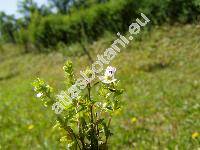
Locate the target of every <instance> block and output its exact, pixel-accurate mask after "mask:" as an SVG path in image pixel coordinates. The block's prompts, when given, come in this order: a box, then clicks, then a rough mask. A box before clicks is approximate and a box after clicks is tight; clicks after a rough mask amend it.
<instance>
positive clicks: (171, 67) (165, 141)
mask: <svg viewBox="0 0 200 150" xmlns="http://www.w3.org/2000/svg"><path fill="white" fill-rule="evenodd" d="M143 33H144V34H143V36H141V37H139V38H138V40H136V41H133V42H132V43H131V44H130V45H129V46H128V47H127V48H126V49H123V50H122V52H121V53H120V54H118V56H117V57H116V58H115V60H114V61H113V62H112V64H111V65H113V66H115V67H116V68H117V76H116V77H117V78H118V79H119V80H120V81H121V86H122V87H123V88H124V89H125V93H124V95H123V97H122V102H123V107H122V109H121V110H120V111H118V113H117V114H116V116H115V117H114V119H113V120H112V127H113V132H114V135H113V137H112V138H111V139H110V141H109V144H110V149H113V150H115V149H123V150H126V149H127V150H129V149H133V148H135V149H138V150H141V149H146V150H149V149H152V150H154V149H155V150H156V149H158V150H159V149H169V150H174V149H180V150H193V149H194V150H197V149H199V148H200V137H197V138H196V139H193V138H192V134H193V133H194V132H200V36H199V35H200V27H199V26H195V25H184V26H180V25H179V26H174V27H172V26H163V27H155V28H154V29H153V30H152V31H151V32H150V33H146V32H143ZM113 39H115V37H114V36H108V37H105V38H102V39H100V40H99V41H98V42H96V43H94V44H92V45H90V46H89V49H90V50H91V52H92V55H93V56H94V57H96V54H97V53H99V54H101V52H103V51H104V50H105V48H107V47H108V46H109V44H111V42H112V40H113ZM67 59H69V58H68V57H67V56H66V55H62V54H61V53H56V52H54V53H50V54H31V53H29V54H21V53H20V48H18V47H15V46H12V45H11V46H10V45H7V46H4V51H3V52H1V54H0V149H3V150H4V149H58V148H59V147H60V146H59V138H60V136H61V135H62V134H63V133H61V131H60V130H59V129H56V128H52V127H53V126H54V124H55V117H54V112H53V111H51V110H50V109H48V108H45V107H44V106H43V105H42V103H41V102H40V101H39V100H38V99H36V98H35V95H34V92H33V88H32V86H31V82H32V81H33V80H34V79H35V78H36V77H41V78H43V79H45V80H46V81H48V83H49V84H50V85H51V86H53V87H56V88H59V89H60V90H62V88H63V87H64V83H63V81H64V77H63V71H62V66H63V64H64V62H65V60H67ZM70 59H72V61H73V63H74V66H75V70H76V73H77V76H79V74H78V72H79V71H80V70H83V69H84V68H86V67H87V66H88V64H89V63H88V61H87V57H86V56H81V57H74V56H73V57H71V58H70ZM132 118H136V121H135V122H132V121H131V119H132Z"/></svg>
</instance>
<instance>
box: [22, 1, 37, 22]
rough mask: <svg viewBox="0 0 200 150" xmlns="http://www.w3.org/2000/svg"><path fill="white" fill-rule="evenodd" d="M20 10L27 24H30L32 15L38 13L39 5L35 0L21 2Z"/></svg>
mask: <svg viewBox="0 0 200 150" xmlns="http://www.w3.org/2000/svg"><path fill="white" fill-rule="evenodd" d="M18 10H19V12H20V13H21V14H22V15H23V17H24V20H25V22H26V24H28V23H29V22H30V18H31V14H33V13H34V12H35V11H38V10H39V8H38V6H37V3H35V2H34V1H33V0H21V1H19V3H18Z"/></svg>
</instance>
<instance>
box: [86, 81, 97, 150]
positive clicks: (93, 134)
mask: <svg viewBox="0 0 200 150" xmlns="http://www.w3.org/2000/svg"><path fill="white" fill-rule="evenodd" d="M88 99H89V101H90V120H91V122H90V124H91V126H90V127H91V149H92V150H98V140H97V139H96V132H95V127H94V115H93V104H92V101H91V86H90V84H88Z"/></svg>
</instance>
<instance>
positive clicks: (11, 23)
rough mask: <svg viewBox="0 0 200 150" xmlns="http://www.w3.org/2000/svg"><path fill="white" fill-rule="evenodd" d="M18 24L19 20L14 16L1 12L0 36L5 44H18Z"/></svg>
mask: <svg viewBox="0 0 200 150" xmlns="http://www.w3.org/2000/svg"><path fill="white" fill-rule="evenodd" d="M16 22H17V20H16V19H15V17H14V16H13V15H7V14H5V13H4V12H0V35H1V39H2V40H3V41H4V42H12V43H15V42H16V40H15V36H14V32H15V31H16V30H17V26H16Z"/></svg>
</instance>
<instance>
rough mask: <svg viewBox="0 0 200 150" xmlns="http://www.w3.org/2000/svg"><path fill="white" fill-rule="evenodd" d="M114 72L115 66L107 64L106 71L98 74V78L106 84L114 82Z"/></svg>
mask: <svg viewBox="0 0 200 150" xmlns="http://www.w3.org/2000/svg"><path fill="white" fill-rule="evenodd" d="M115 72H116V68H115V67H111V66H108V67H107V68H106V71H105V73H104V76H100V77H99V79H100V80H101V81H102V82H103V83H106V84H110V83H112V82H115V81H116V80H117V79H115V77H114V75H115Z"/></svg>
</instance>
